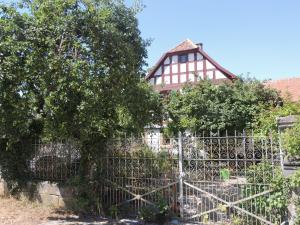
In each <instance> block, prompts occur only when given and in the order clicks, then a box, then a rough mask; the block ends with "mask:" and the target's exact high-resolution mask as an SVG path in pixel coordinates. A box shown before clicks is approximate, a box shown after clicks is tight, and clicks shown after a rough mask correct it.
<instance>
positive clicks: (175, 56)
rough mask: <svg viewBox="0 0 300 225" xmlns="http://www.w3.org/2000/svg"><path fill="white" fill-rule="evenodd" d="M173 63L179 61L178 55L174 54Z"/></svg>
mask: <svg viewBox="0 0 300 225" xmlns="http://www.w3.org/2000/svg"><path fill="white" fill-rule="evenodd" d="M172 63H178V55H173V56H172Z"/></svg>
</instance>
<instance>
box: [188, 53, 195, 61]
mask: <svg viewBox="0 0 300 225" xmlns="http://www.w3.org/2000/svg"><path fill="white" fill-rule="evenodd" d="M188 57H189V62H192V61H194V60H195V59H194V53H189V56H188Z"/></svg>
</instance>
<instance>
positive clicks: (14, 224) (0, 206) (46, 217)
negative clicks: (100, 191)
mask: <svg viewBox="0 0 300 225" xmlns="http://www.w3.org/2000/svg"><path fill="white" fill-rule="evenodd" d="M0 224H1V225H38V224H39V225H41V224H43V225H46V224H47V225H48V224H49V225H57V224H72V225H73V224H74V225H75V224H111V223H109V222H108V221H107V220H104V219H102V220H101V219H99V220H97V221H95V220H92V219H84V220H83V221H82V220H81V219H79V218H78V216H75V215H72V214H70V213H67V212H64V211H59V210H56V209H54V208H50V207H45V206H41V205H40V204H38V203H32V202H28V201H20V200H16V199H14V198H4V197H0Z"/></svg>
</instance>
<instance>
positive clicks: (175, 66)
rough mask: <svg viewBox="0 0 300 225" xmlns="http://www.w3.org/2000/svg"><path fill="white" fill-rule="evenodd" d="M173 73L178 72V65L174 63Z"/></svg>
mask: <svg viewBox="0 0 300 225" xmlns="http://www.w3.org/2000/svg"><path fill="white" fill-rule="evenodd" d="M172 73H178V65H177V64H176V65H172Z"/></svg>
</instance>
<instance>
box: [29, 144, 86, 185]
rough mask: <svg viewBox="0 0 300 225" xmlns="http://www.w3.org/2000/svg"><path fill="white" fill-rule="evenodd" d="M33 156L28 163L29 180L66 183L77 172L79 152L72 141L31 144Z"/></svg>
mask: <svg viewBox="0 0 300 225" xmlns="http://www.w3.org/2000/svg"><path fill="white" fill-rule="evenodd" d="M32 147H33V149H34V156H33V158H32V159H31V160H30V161H29V168H30V171H31V178H33V179H38V180H48V181H66V180H68V179H70V178H72V177H74V176H75V175H77V174H78V171H79V163H80V150H79V148H78V146H77V145H76V143H75V142H74V141H57V142H51V143H43V142H41V141H36V142H35V143H33V146H32Z"/></svg>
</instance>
